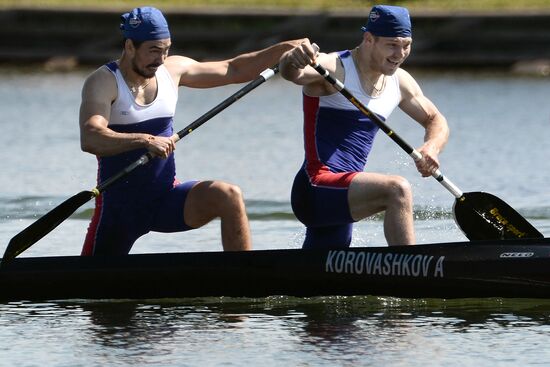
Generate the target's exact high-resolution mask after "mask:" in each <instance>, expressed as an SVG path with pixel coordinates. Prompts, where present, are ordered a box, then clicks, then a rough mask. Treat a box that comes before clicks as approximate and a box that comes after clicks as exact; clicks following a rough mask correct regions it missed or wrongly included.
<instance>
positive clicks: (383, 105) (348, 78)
mask: <svg viewBox="0 0 550 367" xmlns="http://www.w3.org/2000/svg"><path fill="white" fill-rule="evenodd" d="M339 57H340V60H342V63H343V65H344V70H345V80H344V85H345V86H346V89H347V90H349V91H350V93H351V94H353V96H354V97H355V98H357V99H358V100H359V101H360V102H361V103H363V104H364V105H365V106H366V107H367V108H368V109H369V110H371V111H372V112H374V113H376V114H377V115H380V116H383V117H384V119H387V118H388V117H389V115H390V114H391V113H392V111H393V110H394V109H395V108H396V107H397V106H398V105H399V102H400V101H401V91H400V89H399V79H398V77H397V75H395V74H394V75H391V76H387V77H386V86H385V88H384V90H383V91H382V93H381V94H380V95H379V96H376V97H371V96H370V95H368V94H367V93H366V92H365V90H364V89H363V86H362V85H361V80H360V79H359V74H358V73H357V69H356V67H355V63H354V62H353V57H351V52H350V51H349V50H347V51H343V52H341V53H340V54H339ZM319 107H329V108H336V109H340V110H357V107H355V106H354V105H353V104H352V103H351V102H350V101H348V100H347V98H346V97H344V96H343V95H342V94H340V93H339V92H336V93H333V94H331V95H329V96H321V97H320V98H319Z"/></svg>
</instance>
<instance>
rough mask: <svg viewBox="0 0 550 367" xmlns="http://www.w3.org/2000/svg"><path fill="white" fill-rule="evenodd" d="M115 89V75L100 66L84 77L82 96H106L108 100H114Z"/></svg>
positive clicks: (95, 97) (94, 97)
mask: <svg viewBox="0 0 550 367" xmlns="http://www.w3.org/2000/svg"><path fill="white" fill-rule="evenodd" d="M117 91H118V89H117V84H116V79H115V76H114V75H113V73H112V72H111V71H109V69H107V67H105V66H102V67H100V68H98V69H96V70H95V71H94V72H92V73H91V74H90V75H89V76H88V77H87V78H86V80H85V82H84V86H83V87H82V96H83V98H92V99H98V98H108V99H109V101H114V100H115V99H116V97H117Z"/></svg>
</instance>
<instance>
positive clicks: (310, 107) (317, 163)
mask: <svg viewBox="0 0 550 367" xmlns="http://www.w3.org/2000/svg"><path fill="white" fill-rule="evenodd" d="M303 100H304V103H303V108H304V149H305V154H306V172H307V175H308V177H309V182H310V183H311V184H312V185H315V186H326V187H335V188H347V187H349V185H350V184H351V180H352V179H353V177H354V176H355V175H356V174H357V173H358V172H340V173H334V172H331V170H330V168H329V167H328V166H326V165H325V164H324V163H323V162H322V161H321V159H320V158H319V154H318V150H317V141H316V135H315V133H316V128H317V112H318V111H319V97H310V96H307V95H305V94H304V99H303Z"/></svg>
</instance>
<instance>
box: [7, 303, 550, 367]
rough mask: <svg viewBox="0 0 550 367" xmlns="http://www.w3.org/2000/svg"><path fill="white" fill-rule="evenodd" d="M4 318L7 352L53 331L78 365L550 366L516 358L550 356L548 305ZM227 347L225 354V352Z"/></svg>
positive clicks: (211, 308)
mask: <svg viewBox="0 0 550 367" xmlns="http://www.w3.org/2000/svg"><path fill="white" fill-rule="evenodd" d="M0 315H1V316H0V325H2V328H3V332H2V333H1V334H0V340H2V341H3V343H2V344H4V342H6V341H7V340H11V347H12V348H26V347H28V345H27V344H29V341H28V340H26V339H21V338H18V337H17V335H18V333H19V332H20V330H29V329H30V330H39V329H42V328H47V329H48V332H41V333H40V339H41V340H42V341H45V342H46V344H50V343H51V342H52V341H59V340H60V339H61V338H62V337H61V334H62V333H67V339H66V340H65V342H64V343H65V344H68V347H69V346H70V347H71V348H73V352H74V356H75V357H73V362H78V361H79V357H78V356H79V355H81V356H90V355H93V356H94V358H99V357H98V356H99V355H102V357H101V358H102V360H103V362H105V363H110V362H114V360H113V359H110V358H109V355H111V356H116V358H118V362H117V364H126V363H133V361H137V362H138V363H139V364H150V363H154V364H162V365H175V364H178V363H181V362H183V361H185V360H186V358H191V360H192V361H193V363H191V364H193V365H196V364H197V363H200V364H201V365H202V364H207V365H217V364H223V363H229V364H231V363H237V364H238V363H239V361H243V359H244V358H246V360H247V361H250V362H251V363H253V362H254V361H261V360H263V361H265V360H266V356H271V357H272V358H273V362H274V364H275V365H284V363H291V364H293V365H297V364H299V363H300V361H303V362H305V361H308V363H311V364H313V365H318V364H320V365H330V363H334V362H336V361H340V363H342V362H344V363H345V364H346V363H349V365H352V364H360V365H365V364H374V365H379V364H388V363H392V360H393V359H394V358H396V357H398V358H399V359H400V360H404V361H405V360H407V358H413V357H414V359H413V360H409V361H408V362H407V363H406V365H425V364H426V363H427V364H428V365H434V363H435V362H437V363H451V365H454V364H455V359H457V358H458V359H461V358H463V357H464V353H465V352H467V351H469V350H470V351H474V354H473V355H469V356H467V357H468V360H466V362H465V365H468V361H470V362H475V363H481V364H484V363H485V364H486V363H492V362H498V361H506V360H510V358H512V359H513V360H515V361H523V362H526V363H529V362H535V361H537V360H539V361H541V360H545V359H546V358H548V357H550V352H548V349H547V348H545V347H544V348H542V349H540V350H539V351H538V353H537V355H536V356H533V355H529V354H525V355H524V354H523V353H522V350H518V348H524V349H525V350H528V349H531V348H537V347H542V346H544V345H545V344H547V342H548V341H549V340H548V339H549V336H548V335H549V334H548V331H550V326H549V325H550V301H541V300H525V299H521V300H519V299H458V300H435V299H419V300H414V299H397V298H387V297H321V298H310V299H299V298H291V297H269V298H265V299H235V298H208V299H193V300H162V301H159V300H156V301H148V302H132V301H122V302H113V301H99V302H87V301H70V302H55V303H38V304H37V303H10V304H4V305H1V306H0ZM6 329H7V330H6ZM512 330H515V332H512ZM515 333H519V334H521V335H522V339H523V340H524V341H523V343H522V344H521V345H523V347H522V346H521V345H515V350H514V352H513V353H512V355H510V353H509V351H508V350H507V349H506V348H505V347H503V346H504V345H508V344H510V343H513V342H515V341H516V340H517V338H518V337H517V336H516V335H515ZM73 337H75V338H76V339H73ZM220 343H221V344H220ZM479 343H482V344H484V345H479ZM529 343H531V345H530V346H526V345H528V344H529ZM4 345H5V344H4ZM488 345H493V346H494V348H492V349H491V353H488V354H483V353H480V351H479V350H486V346H488ZM501 345H502V347H501ZM219 348H224V349H225V350H224V351H223V353H221V351H220V350H219ZM56 349H57V348H56ZM54 351H55V349H54ZM107 351H110V352H108V353H104V352H107ZM433 358H435V361H434V360H433ZM94 360H95V361H97V359H94ZM94 360H92V361H90V362H92V363H91V364H94V363H93V361H94ZM189 363H190V362H189ZM461 365H462V364H461Z"/></svg>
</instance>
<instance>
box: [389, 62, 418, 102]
mask: <svg viewBox="0 0 550 367" xmlns="http://www.w3.org/2000/svg"><path fill="white" fill-rule="evenodd" d="M395 75H396V76H397V78H398V80H399V89H400V91H401V95H402V96H404V97H405V98H406V97H407V96H415V95H417V94H419V93H421V90H420V87H419V85H418V83H417V82H416V80H415V79H414V78H413V76H412V75H411V74H409V73H408V72H407V71H406V70H404V69H401V68H400V69H397V71H396V72H395Z"/></svg>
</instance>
